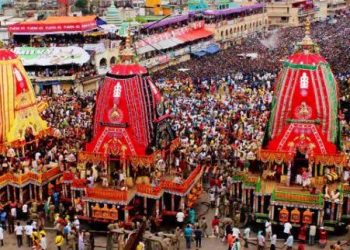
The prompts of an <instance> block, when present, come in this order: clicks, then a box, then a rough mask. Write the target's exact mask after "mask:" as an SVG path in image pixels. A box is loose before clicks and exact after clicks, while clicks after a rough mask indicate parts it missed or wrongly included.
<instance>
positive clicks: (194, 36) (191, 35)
mask: <svg viewBox="0 0 350 250" xmlns="http://www.w3.org/2000/svg"><path fill="white" fill-rule="evenodd" d="M211 35H213V32H211V31H209V30H206V29H203V28H202V29H197V30H192V31H190V32H187V33H185V34H183V35H180V36H178V37H177V38H178V39H179V40H182V41H184V42H191V41H195V40H198V39H201V38H206V37H208V36H211Z"/></svg>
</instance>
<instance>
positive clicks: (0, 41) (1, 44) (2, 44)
mask: <svg viewBox="0 0 350 250" xmlns="http://www.w3.org/2000/svg"><path fill="white" fill-rule="evenodd" d="M4 47H5V44H4V42H3V41H2V40H0V49H3V48H4Z"/></svg>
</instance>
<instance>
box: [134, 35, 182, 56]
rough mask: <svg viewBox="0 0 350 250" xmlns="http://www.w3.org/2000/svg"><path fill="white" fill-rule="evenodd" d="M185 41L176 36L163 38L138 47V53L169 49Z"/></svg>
mask: <svg viewBox="0 0 350 250" xmlns="http://www.w3.org/2000/svg"><path fill="white" fill-rule="evenodd" d="M182 43H184V42H183V41H181V40H180V39H177V38H176V37H172V38H169V39H166V40H161V41H159V42H158V43H152V44H149V45H146V46H144V47H141V48H138V49H137V54H139V55H142V54H145V53H147V52H150V51H153V50H162V49H168V48H172V47H175V46H177V45H179V44H182Z"/></svg>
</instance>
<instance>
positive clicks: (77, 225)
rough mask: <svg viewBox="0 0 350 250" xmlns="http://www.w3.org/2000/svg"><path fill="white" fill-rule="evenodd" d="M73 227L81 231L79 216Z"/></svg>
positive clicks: (75, 218) (75, 219)
mask: <svg viewBox="0 0 350 250" xmlns="http://www.w3.org/2000/svg"><path fill="white" fill-rule="evenodd" d="M73 226H74V227H75V228H76V229H77V230H79V227H80V221H79V219H78V217H77V216H75V217H74V221H73Z"/></svg>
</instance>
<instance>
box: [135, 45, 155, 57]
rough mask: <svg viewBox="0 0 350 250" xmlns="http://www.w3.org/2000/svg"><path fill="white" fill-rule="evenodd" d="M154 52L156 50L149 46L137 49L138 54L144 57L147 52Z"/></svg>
mask: <svg viewBox="0 0 350 250" xmlns="http://www.w3.org/2000/svg"><path fill="white" fill-rule="evenodd" d="M153 50H155V49H154V48H153V47H152V46H150V45H147V46H144V47H141V48H138V49H137V54H138V55H142V54H146V53H147V52H150V51H153Z"/></svg>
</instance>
